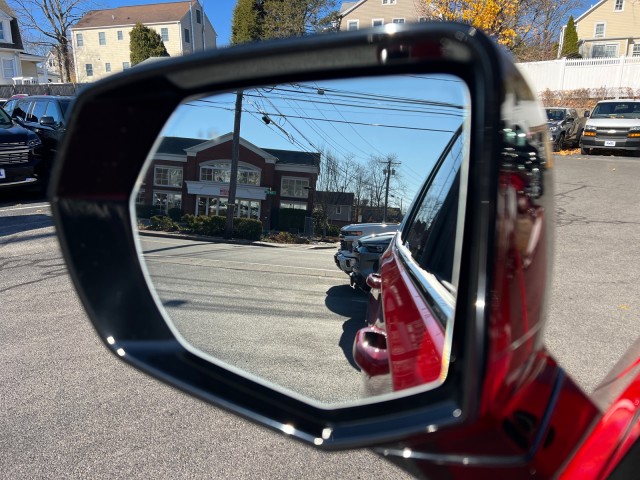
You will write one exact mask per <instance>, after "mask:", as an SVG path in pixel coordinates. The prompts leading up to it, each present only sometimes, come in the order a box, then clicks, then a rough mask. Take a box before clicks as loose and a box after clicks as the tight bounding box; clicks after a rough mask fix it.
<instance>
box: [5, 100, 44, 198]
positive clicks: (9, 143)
mask: <svg viewBox="0 0 640 480" xmlns="http://www.w3.org/2000/svg"><path fill="white" fill-rule="evenodd" d="M41 145H42V142H41V141H40V138H38V135H36V134H35V133H34V132H32V131H30V130H28V129H26V128H24V127H23V126H21V125H18V124H17V123H15V122H14V121H13V120H11V118H10V117H9V115H7V113H6V112H5V111H4V110H3V109H2V108H0V191H1V190H4V189H7V188H11V187H25V186H36V185H38V181H39V180H40V178H39V173H40V160H41V158H40V156H39V155H36V154H35V151H36V150H37V149H39V148H40V146H41ZM41 183H42V184H43V185H44V182H41Z"/></svg>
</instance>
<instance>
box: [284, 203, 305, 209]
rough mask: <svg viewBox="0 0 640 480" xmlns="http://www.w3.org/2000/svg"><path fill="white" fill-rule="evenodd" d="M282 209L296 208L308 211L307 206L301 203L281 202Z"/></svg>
mask: <svg viewBox="0 0 640 480" xmlns="http://www.w3.org/2000/svg"><path fill="white" fill-rule="evenodd" d="M280 208H294V209H296V210H306V209H307V204H306V203H301V202H287V201H284V202H280Z"/></svg>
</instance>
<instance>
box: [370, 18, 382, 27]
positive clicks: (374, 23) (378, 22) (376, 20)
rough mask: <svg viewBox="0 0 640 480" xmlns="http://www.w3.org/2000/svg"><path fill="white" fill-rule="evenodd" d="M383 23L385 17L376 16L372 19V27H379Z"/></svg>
mask: <svg viewBox="0 0 640 480" xmlns="http://www.w3.org/2000/svg"><path fill="white" fill-rule="evenodd" d="M381 25H384V18H374V19H372V20H371V26H372V27H379V26H381Z"/></svg>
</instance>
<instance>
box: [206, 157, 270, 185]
mask: <svg viewBox="0 0 640 480" xmlns="http://www.w3.org/2000/svg"><path fill="white" fill-rule="evenodd" d="M200 181H201V182H221V183H230V182H231V163H230V162H215V163H209V164H205V165H201V166H200ZM237 182H238V184H239V185H260V169H259V168H256V167H250V166H247V165H238V179H237Z"/></svg>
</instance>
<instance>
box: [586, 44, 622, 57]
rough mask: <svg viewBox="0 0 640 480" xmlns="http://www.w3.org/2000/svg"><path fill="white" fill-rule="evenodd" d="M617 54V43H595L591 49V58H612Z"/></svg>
mask: <svg viewBox="0 0 640 480" xmlns="http://www.w3.org/2000/svg"><path fill="white" fill-rule="evenodd" d="M617 56H618V44H617V43H606V44H605V43H600V44H595V45H594V46H593V48H592V49H591V57H592V58H614V57H617Z"/></svg>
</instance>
